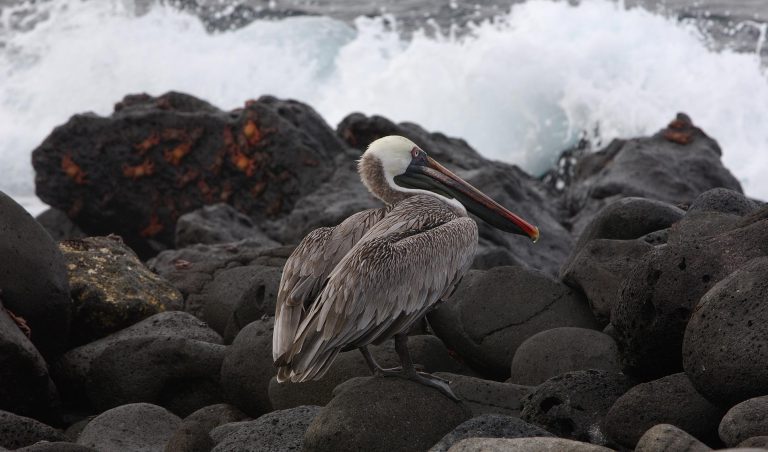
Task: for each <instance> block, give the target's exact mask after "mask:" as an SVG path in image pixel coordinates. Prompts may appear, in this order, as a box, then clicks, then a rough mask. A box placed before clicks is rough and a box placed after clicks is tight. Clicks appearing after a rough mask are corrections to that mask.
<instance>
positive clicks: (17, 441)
mask: <svg viewBox="0 0 768 452" xmlns="http://www.w3.org/2000/svg"><path fill="white" fill-rule="evenodd" d="M3 381H4V383H3V384H5V380H3ZM63 440H64V434H63V433H62V432H61V431H59V430H57V429H55V428H53V427H51V426H48V425H45V424H43V423H42V422H39V421H36V420H34V419H30V418H28V417H24V416H18V415H16V414H13V413H9V412H7V411H0V448H3V447H5V448H8V449H19V448H22V447H24V446H30V445H32V444H35V443H36V442H38V441H63Z"/></svg>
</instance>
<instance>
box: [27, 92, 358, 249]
mask: <svg viewBox="0 0 768 452" xmlns="http://www.w3.org/2000/svg"><path fill="white" fill-rule="evenodd" d="M344 147H345V145H344V143H343V142H341V140H339V139H338V138H337V137H336V135H335V134H334V132H333V130H331V129H330V127H328V125H327V124H326V123H325V122H324V121H323V119H322V118H321V117H320V116H319V115H318V114H317V113H316V112H315V111H314V110H312V109H311V108H310V107H308V106H306V105H304V104H301V103H299V102H295V101H283V100H278V99H275V98H274V97H269V96H264V97H261V98H260V99H258V100H256V101H248V102H246V104H245V106H244V107H243V108H239V109H236V110H233V111H231V112H226V111H222V110H219V109H218V108H216V107H214V106H212V105H210V104H208V103H206V102H204V101H202V100H199V99H196V98H194V97H191V96H188V95H185V94H180V93H174V92H170V93H167V94H164V95H162V96H159V97H152V96H148V95H146V94H139V95H131V96H126V97H125V98H124V99H123V100H122V101H121V102H119V103H118V104H117V105H116V106H115V111H114V112H113V114H112V115H111V116H109V117H101V116H97V115H94V114H92V113H87V114H80V115H75V116H73V117H72V118H70V120H69V121H68V122H67V123H66V124H64V125H62V126H59V127H57V128H56V129H54V131H53V132H52V133H51V134H50V135H49V136H48V137H47V138H46V139H45V141H44V142H43V143H42V144H41V145H40V146H39V147H38V148H37V149H35V150H34V151H33V153H32V164H33V166H34V168H35V171H36V179H35V181H36V186H37V194H38V196H40V198H41V199H42V200H43V201H45V202H46V203H48V204H50V205H51V206H53V207H56V208H58V209H60V210H63V211H65V212H67V215H69V217H70V218H72V219H73V220H74V221H75V223H77V225H78V226H80V227H81V228H83V230H85V231H86V232H87V233H89V234H92V235H106V234H109V233H118V234H120V235H121V236H123V237H124V238H125V240H126V242H127V243H128V244H129V245H130V246H131V247H132V248H134V249H136V250H137V252H138V253H139V254H140V255H142V256H146V255H148V254H151V253H154V252H156V251H158V250H159V249H162V248H164V247H169V246H173V243H174V231H175V223H176V220H177V219H178V217H179V216H180V215H182V214H184V213H186V212H188V211H191V210H194V209H196V208H198V207H201V206H203V205H207V204H214V203H217V202H227V203H229V204H231V205H232V206H234V207H235V208H236V209H238V210H240V211H241V212H244V213H246V214H247V215H249V216H252V217H254V218H256V219H259V220H262V219H268V218H276V217H278V216H280V215H282V214H284V213H287V212H289V211H290V210H291V209H292V208H293V206H294V204H295V203H296V201H297V200H298V199H299V198H300V197H302V196H304V195H306V194H307V193H311V192H312V191H313V190H315V189H316V188H317V187H318V186H319V185H320V184H321V183H322V182H323V181H325V180H326V179H327V178H328V177H329V176H330V175H331V173H332V171H333V162H334V159H333V156H334V154H335V153H337V152H339V150H341V149H343V148H344Z"/></svg>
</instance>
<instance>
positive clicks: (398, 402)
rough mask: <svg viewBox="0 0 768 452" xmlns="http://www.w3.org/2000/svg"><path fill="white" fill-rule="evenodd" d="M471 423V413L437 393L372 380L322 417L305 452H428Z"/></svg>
mask: <svg viewBox="0 0 768 452" xmlns="http://www.w3.org/2000/svg"><path fill="white" fill-rule="evenodd" d="M373 405H375V407H376V409H375V410H373V409H371V407H372V406H373ZM438 413H439V415H436V414H438ZM469 417H470V416H469V410H467V409H466V408H465V407H462V406H461V405H460V404H457V403H455V402H453V401H451V400H450V399H448V398H447V397H446V396H444V395H443V394H441V393H440V392H438V391H437V390H436V389H433V388H429V387H426V386H424V385H421V384H419V383H415V382H412V381H407V380H402V379H400V378H370V379H369V380H368V381H366V382H364V383H362V384H358V385H355V386H354V387H352V388H349V389H347V390H346V391H343V392H341V393H340V394H339V395H337V396H336V397H334V399H333V400H331V402H330V403H328V405H326V406H325V407H324V408H323V409H322V410H321V411H320V413H319V414H318V415H317V417H315V420H314V421H313V422H312V424H311V425H310V426H309V429H308V430H307V432H306V434H305V435H304V450H305V451H306V452H316V451H338V450H365V451H369V452H378V451H387V452H389V451H410V450H412V451H417V450H426V449H428V448H430V447H432V446H433V445H434V444H435V443H437V442H438V441H439V440H440V439H441V438H442V437H443V436H445V434H446V433H448V432H450V431H451V430H453V429H454V428H455V427H456V426H457V425H459V424H461V423H462V422H464V421H465V420H467V419H468V418H469ZM392 432H402V434H399V435H398V434H396V435H393V434H392ZM406 432H407V433H406Z"/></svg>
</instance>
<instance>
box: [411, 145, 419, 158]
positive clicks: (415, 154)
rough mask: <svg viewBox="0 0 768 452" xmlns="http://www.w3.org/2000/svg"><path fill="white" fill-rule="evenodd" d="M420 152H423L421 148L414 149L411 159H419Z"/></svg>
mask: <svg viewBox="0 0 768 452" xmlns="http://www.w3.org/2000/svg"><path fill="white" fill-rule="evenodd" d="M420 151H421V150H420V149H419V148H416V147H415V148H413V149H411V157H413V158H416V157H418V156H419V152H420Z"/></svg>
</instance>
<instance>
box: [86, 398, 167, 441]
mask: <svg viewBox="0 0 768 452" xmlns="http://www.w3.org/2000/svg"><path fill="white" fill-rule="evenodd" d="M179 425H181V419H179V418H178V417H177V416H175V415H174V414H172V413H170V412H169V411H167V410H166V409H164V408H161V407H159V406H157V405H151V404H149V403H132V404H129V405H122V406H119V407H116V408H112V409H111V410H108V411H105V412H103V413H101V414H100V415H98V416H96V417H95V418H94V419H93V420H92V421H91V422H89V423H88V425H86V426H85V428H84V429H83V431H82V433H80V437H79V438H78V439H77V443H78V444H82V445H84V446H88V447H92V448H94V449H96V450H98V451H99V452H124V451H129V450H131V451H132V450H140V451H153V452H154V451H162V450H164V448H165V445H166V444H167V443H168V440H169V439H170V438H171V436H172V435H173V433H174V432H175V431H176V429H177V428H178V427H179Z"/></svg>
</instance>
